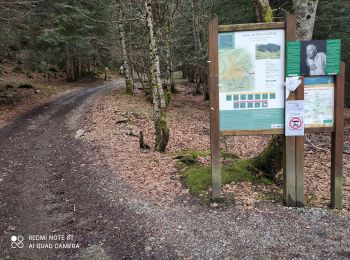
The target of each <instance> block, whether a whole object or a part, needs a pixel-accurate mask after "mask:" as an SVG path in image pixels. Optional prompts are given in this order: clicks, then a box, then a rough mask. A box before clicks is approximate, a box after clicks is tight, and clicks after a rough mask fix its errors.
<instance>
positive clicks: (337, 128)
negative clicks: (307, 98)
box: [331, 62, 345, 209]
mask: <svg viewBox="0 0 350 260" xmlns="http://www.w3.org/2000/svg"><path fill="white" fill-rule="evenodd" d="M344 82H345V63H344V62H342V63H341V67H340V75H338V76H336V82H335V95H334V98H335V99H334V132H333V133H332V159H331V207H332V208H337V209H341V208H342V174H343V135H344V133H343V131H344Z"/></svg>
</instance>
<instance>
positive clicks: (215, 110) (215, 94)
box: [208, 17, 221, 200]
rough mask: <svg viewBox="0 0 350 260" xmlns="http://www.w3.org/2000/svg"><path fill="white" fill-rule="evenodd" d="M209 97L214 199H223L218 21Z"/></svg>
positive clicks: (212, 27)
mask: <svg viewBox="0 0 350 260" xmlns="http://www.w3.org/2000/svg"><path fill="white" fill-rule="evenodd" d="M208 43H209V96H210V147H211V176H212V199H213V200H217V199H220V197H221V166H220V125H219V116H220V114H219V89H218V88H219V86H218V85H219V82H218V66H219V65H218V19H217V17H215V18H213V19H212V20H211V21H210V22H209V42H208Z"/></svg>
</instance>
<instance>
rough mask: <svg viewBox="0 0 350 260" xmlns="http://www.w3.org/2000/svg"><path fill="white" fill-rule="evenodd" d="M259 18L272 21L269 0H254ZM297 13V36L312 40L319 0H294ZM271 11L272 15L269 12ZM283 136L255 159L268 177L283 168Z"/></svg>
mask: <svg viewBox="0 0 350 260" xmlns="http://www.w3.org/2000/svg"><path fill="white" fill-rule="evenodd" d="M254 2H255V7H256V12H257V18H258V21H261V22H272V11H271V7H270V5H269V2H268V0H254ZM293 3H294V7H293V9H294V10H295V12H296V14H297V38H298V39H300V40H311V39H312V33H313V29H314V23H315V16H316V10H317V4H318V0H307V1H305V0H294V1H293ZM270 11H271V15H269V14H268V13H269V12H270ZM266 17H271V20H270V19H265V18H266ZM282 141H283V137H282V136H273V138H272V139H271V141H270V142H269V144H268V146H267V147H266V148H265V149H264V151H263V152H262V153H261V154H260V155H259V156H258V157H257V158H255V159H254V161H253V165H254V167H256V168H257V169H259V170H261V171H263V172H264V173H265V174H266V177H268V178H271V179H274V178H275V177H276V174H277V173H278V172H279V171H280V170H281V169H282V154H283V149H282V147H283V145H282Z"/></svg>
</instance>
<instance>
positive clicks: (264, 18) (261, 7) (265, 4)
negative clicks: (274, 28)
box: [254, 0, 273, 23]
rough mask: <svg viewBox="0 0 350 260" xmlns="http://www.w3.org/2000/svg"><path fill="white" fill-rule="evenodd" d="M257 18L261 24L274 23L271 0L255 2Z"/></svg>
mask: <svg viewBox="0 0 350 260" xmlns="http://www.w3.org/2000/svg"><path fill="white" fill-rule="evenodd" d="M254 4H255V10H256V18H257V20H258V22H259V23H268V22H272V20H273V16H272V9H271V7H270V3H269V0H254Z"/></svg>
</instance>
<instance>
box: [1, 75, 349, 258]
mask: <svg viewBox="0 0 350 260" xmlns="http://www.w3.org/2000/svg"><path fill="white" fill-rule="evenodd" d="M115 83H116V82H113V83H111V84H106V85H103V86H97V87H93V88H88V89H80V90H75V91H72V92H70V93H68V94H65V95H63V96H61V97H59V98H58V99H56V100H54V101H52V102H50V103H47V104H45V105H43V106H41V107H39V108H37V109H35V110H33V111H31V112H30V113H28V114H26V115H24V116H22V117H20V118H19V119H17V120H16V121H14V122H13V123H12V124H10V125H9V126H7V127H5V128H2V129H0V140H1V147H0V169H1V171H0V231H1V241H0V259H16V260H17V259H349V258H350V220H349V218H348V217H346V216H345V215H343V214H341V213H340V212H336V211H331V210H327V209H293V208H286V207H283V206H282V205H280V204H273V203H260V204H258V205H257V206H256V207H244V206H235V205H225V206H221V205H219V206H218V207H215V208H214V207H210V206H207V205H203V204H202V203H200V202H199V201H198V200H197V199H195V198H189V197H179V198H177V199H176V200H175V201H173V202H171V203H157V202H155V201H151V200H148V199H146V198H144V197H143V196H142V194H139V193H137V191H135V190H134V189H132V187H128V185H127V184H125V183H122V182H120V181H118V180H117V178H115V176H116V175H117V174H118V172H115V171H114V170H112V169H111V168H110V167H109V166H108V164H107V163H105V158H104V157H103V155H102V154H103V153H101V149H103V147H101V146H99V145H98V144H96V145H93V144H91V143H86V142H84V141H83V139H82V138H80V136H81V135H84V131H89V129H85V128H84V124H83V120H82V119H83V117H84V115H85V114H87V113H88V111H89V109H90V107H91V105H92V104H93V103H94V102H95V101H96V100H98V99H100V98H102V97H103V95H105V94H106V93H107V94H108V93H109V92H110V91H111V90H112V89H113V88H114V87H115ZM79 130H82V131H80V132H78V131H79ZM101 131H103V129H101ZM77 133H79V134H77ZM32 235H33V236H34V235H38V236H40V235H41V236H42V237H33V236H32ZM50 235H51V236H50ZM52 235H56V238H57V237H64V239H65V240H61V241H57V240H50V238H52V239H54V236H52ZM12 236H16V237H17V239H18V238H19V236H23V238H24V241H23V245H24V246H23V248H18V245H20V243H18V240H17V241H15V242H16V243H15V244H13V245H14V247H16V248H11V237H12ZM45 236H47V237H45ZM33 238H38V239H39V240H33ZM45 238H46V239H45ZM31 239H32V240H31ZM40 239H41V240H40ZM67 239H69V240H68V241H67ZM31 244H33V246H34V248H30V245H31ZM38 244H39V245H38ZM50 244H51V245H52V246H53V248H41V249H40V248H36V247H40V246H42V247H44V245H50ZM62 244H74V245H75V246H76V245H78V248H70V249H62V248H55V247H56V246H58V247H59V246H60V245H61V246H62Z"/></svg>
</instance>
